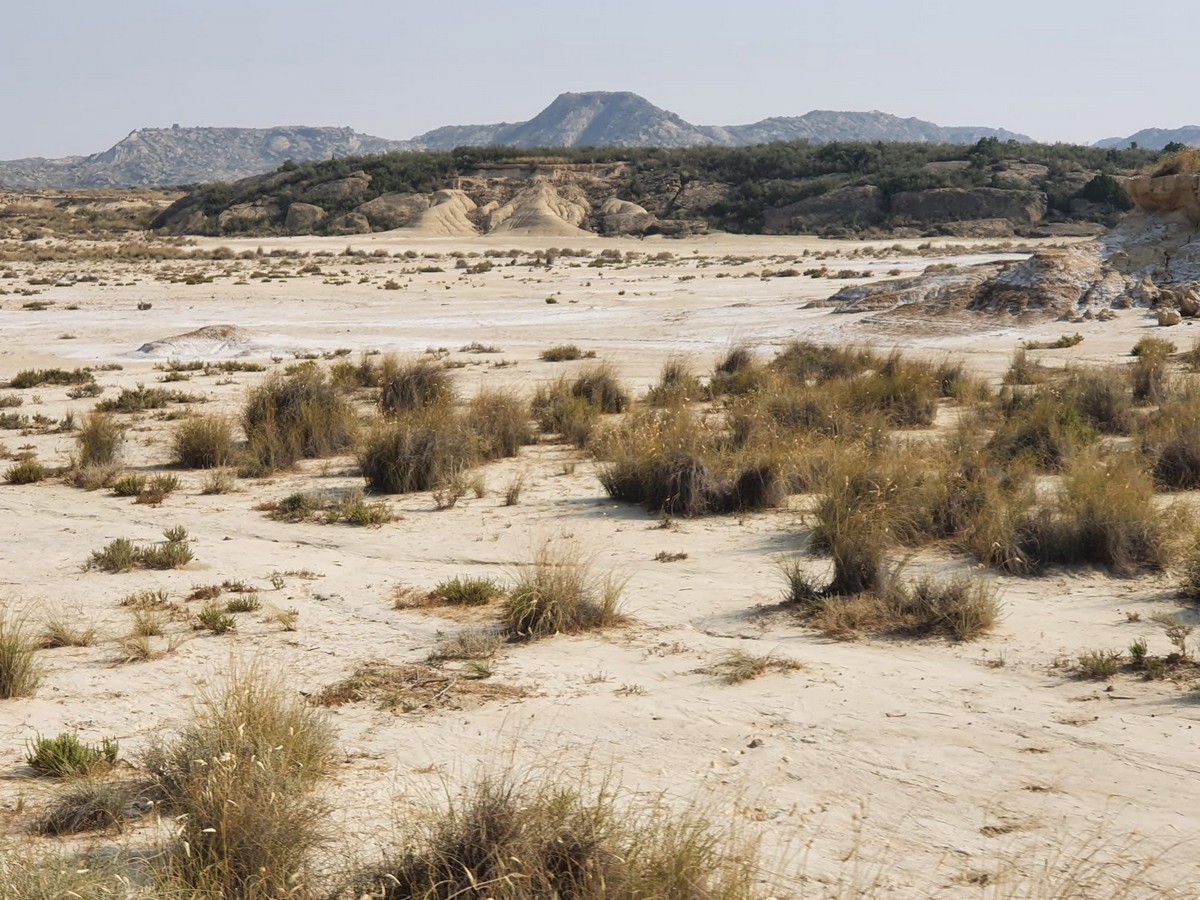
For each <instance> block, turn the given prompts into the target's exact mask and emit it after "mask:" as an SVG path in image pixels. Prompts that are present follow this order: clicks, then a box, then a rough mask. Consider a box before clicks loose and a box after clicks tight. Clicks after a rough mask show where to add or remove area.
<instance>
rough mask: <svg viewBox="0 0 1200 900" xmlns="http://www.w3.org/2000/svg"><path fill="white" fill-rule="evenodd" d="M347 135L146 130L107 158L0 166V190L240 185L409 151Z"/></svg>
mask: <svg viewBox="0 0 1200 900" xmlns="http://www.w3.org/2000/svg"><path fill="white" fill-rule="evenodd" d="M405 149H409V145H408V144H406V143H404V142H402V141H388V140H384V139H383V138H377V137H372V136H371V135H369V134H359V133H358V132H356V131H353V130H352V129H350V128H303V127H280V128H179V127H174V128H144V129H141V130H139V131H134V132H131V133H130V134H129V136H128V137H126V138H124V139H123V140H121V141H119V142H118V143H117V144H115V145H114V146H113V147H110V148H109V149H108V150H105V151H104V152H103V153H96V154H93V155H92V156H73V157H66V158H65V159H37V158H35V159H18V160H12V161H9V162H0V189H6V190H30V189H38V188H59V189H69V188H104V187H145V186H171V185H183V184H199V183H201V182H209V181H236V180H237V179H239V178H245V177H247V176H249V175H254V174H257V173H260V172H264V171H269V170H271V169H275V168H278V167H279V166H280V165H282V164H283V163H284V162H286V161H287V160H293V161H295V162H309V161H312V160H319V159H331V158H334V157H341V156H357V155H361V154H364V153H384V152H386V151H388V150H405Z"/></svg>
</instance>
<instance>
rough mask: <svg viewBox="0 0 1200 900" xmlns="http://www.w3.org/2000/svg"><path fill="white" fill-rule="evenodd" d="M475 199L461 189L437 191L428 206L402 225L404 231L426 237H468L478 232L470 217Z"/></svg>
mask: <svg viewBox="0 0 1200 900" xmlns="http://www.w3.org/2000/svg"><path fill="white" fill-rule="evenodd" d="M474 211H475V201H474V200H472V199H471V198H470V197H468V196H467V195H466V194H464V193H463V192H462V191H437V192H436V193H435V194H434V195H433V196H432V197H431V198H430V201H429V208H428V209H426V210H423V211H422V212H419V213H418V214H417V215H416V217H415V218H414V219H413V220H412V221H411V222H409V223H408V224H407V225H405V226H404V228H405V230H406V231H411V232H413V233H414V234H420V235H424V236H426V237H470V236H471V235H476V234H479V230H478V229H477V228H476V227H475V225H474V223H473V222H472V221H471V219H470V215H471V213H473V212H474Z"/></svg>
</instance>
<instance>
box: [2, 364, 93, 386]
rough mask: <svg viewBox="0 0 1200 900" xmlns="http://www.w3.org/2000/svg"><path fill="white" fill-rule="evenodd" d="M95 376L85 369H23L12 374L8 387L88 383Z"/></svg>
mask: <svg viewBox="0 0 1200 900" xmlns="http://www.w3.org/2000/svg"><path fill="white" fill-rule="evenodd" d="M95 380H96V377H95V376H94V375H93V374H92V373H91V372H89V371H88V370H87V369H74V370H72V371H67V370H66V369H25V370H23V371H21V372H18V373H17V374H16V375H14V376H13V377H12V378H11V379H10V380H9V382H8V386H9V387H13V388H19V389H25V388H33V387H41V386H42V385H43V384H55V385H78V384H90V383H91V382H93V381H95Z"/></svg>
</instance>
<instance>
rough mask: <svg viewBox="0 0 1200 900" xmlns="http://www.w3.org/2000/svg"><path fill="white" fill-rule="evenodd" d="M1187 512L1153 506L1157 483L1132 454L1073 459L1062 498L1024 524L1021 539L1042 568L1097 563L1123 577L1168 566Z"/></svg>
mask: <svg viewBox="0 0 1200 900" xmlns="http://www.w3.org/2000/svg"><path fill="white" fill-rule="evenodd" d="M1183 515H1184V514H1183V513H1182V512H1180V511H1178V510H1174V511H1170V512H1164V511H1161V510H1159V509H1158V508H1157V507H1156V506H1155V504H1154V483H1153V481H1152V479H1151V477H1150V474H1149V472H1148V471H1147V470H1146V468H1145V466H1144V465H1143V463H1142V461H1141V460H1139V459H1138V458H1137V457H1135V456H1134V455H1133V454H1120V455H1116V456H1114V457H1112V458H1110V459H1106V460H1101V459H1098V458H1096V457H1094V456H1091V455H1088V456H1084V457H1081V458H1079V459H1077V460H1076V461H1074V462H1073V463H1072V465H1071V467H1070V469H1068V471H1067V472H1066V474H1065V475H1064V477H1063V482H1062V485H1061V486H1060V488H1059V491H1058V496H1057V497H1056V498H1055V500H1054V502H1053V503H1052V504H1051V505H1050V506H1049V507H1048V508H1046V509H1043V510H1041V511H1040V512H1038V513H1036V514H1034V515H1032V516H1031V517H1030V518H1029V520H1028V521H1027V522H1026V523H1025V524H1024V525H1023V526H1022V528H1021V532H1022V533H1021V535H1020V538H1019V540H1020V542H1021V543H1022V544H1023V545H1024V546H1025V547H1026V548H1027V551H1028V554H1029V556H1030V558H1031V559H1032V560H1034V561H1035V563H1036V565H1038V566H1046V565H1055V564H1059V565H1093V566H1101V567H1104V568H1108V569H1110V570H1111V571H1113V572H1114V573H1116V574H1119V575H1129V574H1132V573H1134V572H1136V571H1137V570H1138V569H1142V568H1148V569H1161V568H1162V567H1163V566H1165V565H1166V563H1167V559H1168V554H1169V545H1170V536H1171V533H1172V531H1173V530H1177V529H1178V528H1179V527H1180V526H1181V525H1183V524H1184V522H1183Z"/></svg>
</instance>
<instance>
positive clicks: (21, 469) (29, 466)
mask: <svg viewBox="0 0 1200 900" xmlns="http://www.w3.org/2000/svg"><path fill="white" fill-rule="evenodd" d="M49 474H50V473H49V471H47V469H46V467H45V466H43V465H42V464H41V463H40V462H38V461H37V460H36V459H23V460H21V461H20V462H17V463H14V464H13V465H11V466H9V467H8V468H7V469H6V470H5V472H4V481H5V482H6V483H7V484H37V483H38V482H39V481H43V480H45V478H46V477H47V476H48V475H49Z"/></svg>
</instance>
